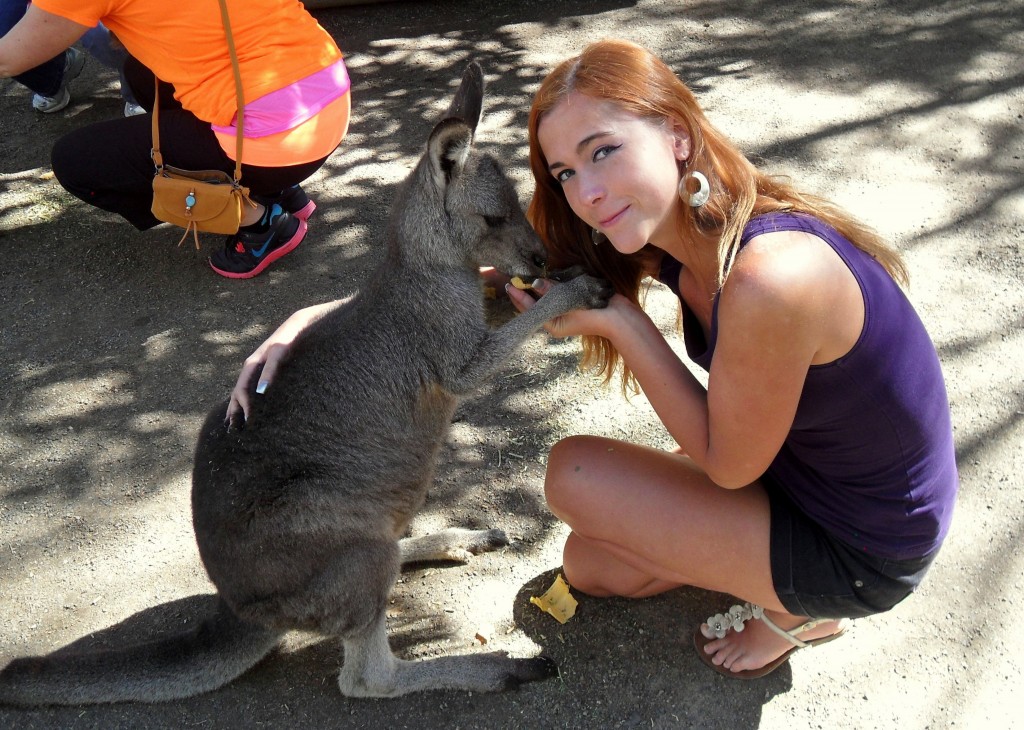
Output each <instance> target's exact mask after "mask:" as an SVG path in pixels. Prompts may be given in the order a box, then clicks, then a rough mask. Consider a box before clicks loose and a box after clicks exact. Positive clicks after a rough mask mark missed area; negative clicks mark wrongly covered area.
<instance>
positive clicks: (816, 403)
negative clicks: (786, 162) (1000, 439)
mask: <svg viewBox="0 0 1024 730" xmlns="http://www.w3.org/2000/svg"><path fill="white" fill-rule="evenodd" d="M529 135H530V164H531V167H532V170H533V174H534V177H535V181H536V191H535V193H534V197H533V201H532V203H531V206H530V211H529V212H530V216H531V219H532V221H533V223H534V225H535V227H536V228H537V230H538V232H539V233H540V235H541V236H542V238H543V239H544V241H545V243H546V245H547V246H548V249H549V251H550V253H551V257H552V262H551V263H552V264H553V265H554V266H555V267H562V266H570V265H577V264H578V265H582V266H584V267H586V268H587V269H589V270H590V271H591V272H593V273H595V274H597V275H600V276H604V277H606V278H607V279H609V280H610V281H611V282H612V283H613V284H614V286H615V289H616V292H617V293H616V294H615V296H614V297H613V298H612V300H611V302H610V304H609V306H608V308H607V309H602V310H593V311H578V312H572V313H570V314H568V315H566V316H563V317H561V318H559V319H557V320H554V321H552V322H550V323H549V325H548V330H549V332H551V333H552V334H553V335H556V336H582V338H583V346H584V362H585V363H589V364H592V365H597V367H598V369H599V370H600V371H602V372H603V374H604V376H605V377H606V379H607V378H609V377H611V375H612V373H613V371H614V370H615V369H616V368H617V367H618V366H621V367H622V370H623V377H624V385H629V384H636V385H638V386H639V387H640V388H641V389H642V390H643V392H644V393H645V395H646V396H647V397H648V398H649V400H650V402H651V403H652V404H653V406H654V408H655V409H656V411H657V413H658V415H659V416H660V418H661V419H662V421H663V422H664V424H665V427H666V428H667V429H668V431H669V433H670V434H671V435H672V437H673V438H674V439H675V440H676V442H677V443H678V444H679V448H678V449H677V450H676V451H673V452H667V451H661V450H658V449H654V448H650V447H647V446H643V445H639V444H632V443H626V442H621V441H615V440H611V439H607V438H599V437H593V436H576V437H572V438H568V439H565V440H564V441H561V442H559V443H558V444H556V445H555V447H554V449H553V450H552V452H551V455H550V458H549V460H548V471H547V478H546V483H545V489H546V494H547V500H548V504H549V505H550V507H551V509H552V510H553V512H554V513H555V514H556V515H557V516H558V517H559V518H560V519H562V520H564V521H565V522H566V523H567V524H568V525H569V527H570V528H571V533H570V534H569V537H568V539H567V541H566V544H565V548H564V553H563V564H564V570H565V573H566V577H567V578H568V580H569V582H570V584H571V585H572V586H573V587H574V588H576V589H578V590H580V591H583V592H586V593H589V594H592V595H596V596H613V595H614V596H630V597H644V596H650V595H654V594H656V593H660V592H663V591H667V590H670V589H672V588H675V587H678V586H682V585H692V586H699V587H702V588H707V589H710V590H714V591H721V592H724V593H729V594H732V595H734V596H736V597H738V598H739V599H740V600H742V601H744V602H745V603H744V604H743V605H741V606H740V605H738V606H735V607H734V608H733V609H730V611H729V612H727V613H725V614H719V615H717V616H713V617H712V618H711V619H709V620H708V622H707V623H705V624H703V625H702V626H700V627H699V628H698V629H697V630H696V631H695V634H694V641H695V643H696V644H697V647H698V652H699V656H700V657H701V659H702V660H704V661H705V663H707V664H708V665H709V666H711V667H712V668H714V669H715V670H716V671H719V672H721V673H723V674H726V675H727V676H734V677H745V678H750V677H756V676H763V675H764V674H767V673H768V672H770V671H772V670H773V669H775V668H776V667H778V666H779V665H780V664H781V663H782V662H784V661H785V660H786V659H787V658H788V656H789V655H790V654H791V653H792V652H793V651H794V650H795V649H796V648H799V647H802V646H810V645H814V644H817V643H821V642H824V641H828V640H830V639H833V638H835V637H837V636H838V635H840V634H841V633H842V631H843V626H842V623H841V621H840V620H841V619H843V618H849V617H859V616H866V615H869V614H873V613H877V612H881V611H886V610H888V609H890V608H892V607H893V606H895V605H896V604H897V603H899V602H900V601H901V600H903V599H904V598H905V597H906V596H907V595H909V594H910V593H911V592H912V591H913V590H914V588H915V587H916V586H917V585H918V583H919V582H920V581H921V579H922V578H923V576H924V574H925V572H926V570H927V569H928V567H929V565H930V564H931V563H932V561H933V559H934V557H935V555H936V552H937V551H938V549H939V546H940V545H941V543H942V540H943V538H944V536H945V535H946V532H947V530H948V528H949V523H950V518H951V515H952V511H953V503H954V500H955V496H956V489H957V472H956V465H955V462H954V451H953V439H952V429H951V426H950V418H949V406H948V403H947V399H946V392H945V386H944V383H943V378H942V373H941V371H940V368H939V361H938V357H937V355H936V352H935V349H934V347H933V345H932V343H931V341H930V339H929V337H928V335H927V333H926V332H925V330H924V327H923V326H922V324H921V321H920V319H919V318H918V317H917V315H916V314H915V312H914V310H913V308H912V306H911V305H910V303H909V302H908V300H907V298H906V297H905V296H904V293H903V292H902V290H901V289H900V283H901V282H903V281H904V279H905V270H904V266H903V263H902V262H901V260H900V257H899V255H898V254H897V253H896V252H895V251H894V250H893V249H891V248H890V247H889V246H887V245H886V244H885V243H884V242H883V241H882V240H880V239H879V238H878V236H877V235H875V234H874V233H872V232H871V231H870V230H869V229H868V228H866V227H865V226H863V225H860V224H859V223H857V222H856V221H854V220H853V219H852V218H851V217H850V216H848V215H847V214H845V213H843V212H841V211H840V210H838V209H837V208H835V207H834V206H832V205H829V204H828V203H826V202H825V201H822V200H820V199H818V198H814V197H811V196H808V195H803V194H800V193H798V192H796V191H795V190H794V189H792V188H791V187H789V186H788V185H786V184H784V183H782V182H780V181H778V180H774V179H772V178H771V177H769V176H767V175H765V174H763V173H761V172H760V171H758V170H757V169H756V168H755V167H753V166H752V165H751V164H750V162H748V161H747V160H746V158H744V157H743V155H742V154H741V153H740V152H739V151H738V150H737V149H736V148H735V147H734V146H733V145H731V144H730V143H729V142H728V141H727V140H726V139H725V138H724V137H722V135H721V134H720V133H719V132H717V131H716V130H715V128H714V127H712V126H711V124H710V123H709V122H708V120H707V119H706V118H705V116H704V114H703V112H702V111H701V109H700V107H699V105H698V104H697V102H696V100H695V98H694V97H693V94H692V93H691V92H690V91H689V89H687V88H686V86H685V85H684V84H683V83H682V82H681V81H680V80H679V79H678V78H677V77H676V76H675V75H674V74H673V73H672V72H671V70H670V69H669V68H668V67H667V66H666V65H665V64H664V63H663V62H661V61H660V60H658V59H657V58H655V57H654V56H652V55H651V54H650V52H648V51H646V50H644V49H643V48H640V47H638V46H635V45H633V44H630V43H625V42H621V41H602V42H599V43H595V44H593V45H592V46H589V47H588V48H587V49H586V50H584V51H583V53H582V54H581V55H580V56H578V57H576V58H572V59H569V60H568V61H565V62H564V63H563V64H561V65H560V66H559V67H558V68H556V69H555V70H554V71H553V72H552V73H551V74H550V75H549V76H548V77H547V78H546V79H545V80H544V82H543V83H542V85H541V87H540V90H539V91H538V93H537V95H536V98H535V100H534V104H533V108H532V110H531V113H530V125H529ZM646 277H655V278H658V279H660V280H661V281H663V282H665V283H666V284H667V285H668V286H669V287H670V288H671V289H672V290H673V291H674V292H675V293H676V294H677V295H678V297H679V300H680V306H681V307H682V315H683V316H682V320H683V337H684V342H685V345H686V348H687V351H688V354H689V355H690V357H691V358H692V359H693V360H694V361H695V362H696V363H698V364H699V365H700V366H702V367H703V368H705V369H706V370H707V371H708V373H709V375H708V385H707V388H706V389H705V388H704V387H703V386H702V385H701V384H700V383H699V381H698V380H697V379H696V378H694V377H693V376H692V374H691V373H690V371H689V370H688V369H687V367H686V366H685V365H684V363H683V362H682V361H680V359H679V358H678V357H677V356H676V355H675V353H674V352H673V350H672V349H671V348H670V347H669V345H668V343H667V342H666V340H665V338H664V337H663V336H662V335H661V333H660V332H659V330H658V329H657V327H656V326H655V325H654V324H653V322H652V321H651V319H650V318H649V317H648V315H647V314H646V313H645V312H644V310H643V309H642V308H641V306H640V305H639V303H638V301H639V290H640V286H641V282H642V281H643V280H644V279H645V278H646ZM546 288H547V285H546V283H545V282H543V281H541V282H538V291H539V292H540V294H541V295H543V293H544V291H546ZM506 290H507V291H508V294H509V296H510V297H511V298H512V300H513V302H514V303H515V305H516V306H517V307H518V308H519V309H521V310H526V309H528V308H529V307H531V306H532V305H533V302H534V300H533V298H532V297H531V296H530V295H528V294H526V293H524V292H520V291H519V290H517V289H514V288H510V287H506ZM330 306H332V305H330V304H327V305H321V306H320V307H319V308H312V309H309V310H302V311H301V312H298V313H296V314H295V315H293V317H292V318H290V319H289V321H288V322H286V323H285V325H283V326H282V327H281V328H280V329H279V330H278V332H276V333H275V334H274V335H273V336H271V338H270V339H269V340H268V341H267V342H266V343H264V345H263V346H261V347H260V349H259V350H257V352H256V353H254V354H253V355H252V356H251V357H250V358H249V360H248V361H247V362H246V365H245V367H244V368H243V371H242V374H241V375H240V377H239V381H238V385H237V386H236V388H235V391H234V393H233V396H234V399H233V403H232V406H231V410H232V412H237V411H240V410H245V409H247V406H248V399H249V398H250V397H251V395H250V393H249V392H248V390H247V386H248V383H249V382H250V379H251V377H252V376H253V375H254V373H255V372H256V370H257V369H258V368H260V367H263V371H262V375H261V377H260V388H265V387H266V385H267V384H268V383H269V382H270V380H271V379H272V378H273V374H274V370H275V369H276V367H277V366H278V364H279V363H280V361H281V360H280V356H281V354H282V353H283V352H284V351H286V349H287V345H288V343H289V342H290V341H291V339H292V338H293V337H294V335H295V333H296V332H298V331H300V330H301V328H302V327H303V325H304V323H305V322H306V321H308V320H309V319H311V318H315V317H316V316H318V314H319V312H321V311H323V310H324V309H325V308H330ZM258 390H259V389H258ZM743 621H748V623H746V624H744V623H743Z"/></svg>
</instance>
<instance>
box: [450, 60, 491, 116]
mask: <svg viewBox="0 0 1024 730" xmlns="http://www.w3.org/2000/svg"><path fill="white" fill-rule="evenodd" d="M483 108H484V72H483V69H481V68H480V64H478V63H477V62H476V61H473V62H471V63H470V64H469V65H468V66H466V70H465V71H464V72H463V73H462V83H461V84H459V88H458V90H457V91H456V92H455V98H453V99H452V103H451V106H449V107H448V111H447V112H446V113H445V115H444V116H445V119H452V118H455V119H461V120H462V121H463V122H465V123H466V125H467V126H468V127H469V129H470V131H471V132H476V126H477V124H479V123H480V117H481V115H482V114H483Z"/></svg>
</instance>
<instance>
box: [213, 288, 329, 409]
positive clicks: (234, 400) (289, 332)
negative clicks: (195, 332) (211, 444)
mask: <svg viewBox="0 0 1024 730" xmlns="http://www.w3.org/2000/svg"><path fill="white" fill-rule="evenodd" d="M344 301H345V300H343V299H339V300H337V301H333V302H325V303H324V304H317V305H314V306H312V307H306V308H305V309H300V310H299V311H297V312H295V313H294V314H293V315H292V316H290V317H289V318H288V319H286V320H285V321H284V324H282V325H281V326H280V327H278V328H277V329H276V330H274V332H273V334H271V335H270V337H268V338H267V339H266V340H265V341H264V342H263V344H262V345H260V346H259V347H257V348H256V351H255V352H253V353H252V354H251V355H249V357H247V358H246V359H245V363H244V364H243V365H242V371H241V372H240V373H239V374H238V380H237V381H235V387H234V389H232V391H231V400H230V401H229V402H228V410H227V414H226V415H225V423H227V424H228V425H231V424H233V423H235V424H237V423H238V418H239V417H241V420H242V422H243V423H244V422H245V420H246V419H247V418H248V417H249V412H250V410H251V406H252V403H251V401H250V400H249V395H250V388H249V386H250V384H251V383H252V380H253V377H254V376H255V375H256V373H257V372H259V375H260V378H259V383H257V385H256V388H255V392H256V394H257V395H260V394H263V393H265V392H266V390H267V388H269V387H270V384H271V382H273V380H274V375H276V374H277V370H278V368H279V367H280V366H281V361H282V360H283V359H284V357H285V355H287V354H288V349H289V348H290V347H291V344H292V343H293V342H295V338H296V337H298V336H299V334H300V333H301V332H302V331H303V330H304V329H306V328H307V327H308V326H309V325H311V324H312V323H313V322H315V321H317V320H318V319H320V318H321V317H323V316H324V315H325V314H327V313H328V312H330V311H331V310H332V309H336V308H337V307H339V306H341V305H342V304H343V303H344Z"/></svg>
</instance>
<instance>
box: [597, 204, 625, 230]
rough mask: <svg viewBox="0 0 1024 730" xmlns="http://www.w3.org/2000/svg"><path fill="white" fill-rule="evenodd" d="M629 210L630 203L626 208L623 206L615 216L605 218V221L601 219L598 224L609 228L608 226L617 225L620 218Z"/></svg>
mask: <svg viewBox="0 0 1024 730" xmlns="http://www.w3.org/2000/svg"><path fill="white" fill-rule="evenodd" d="M627 210H629V206H628V205H627V206H626V207H625V208H623V209H622V210H620V211H619V212H618V213H616V214H615V215H613V216H611V217H609V218H605V219H604V220H603V221H600V223H598V225H599V226H600V227H601V228H607V227H608V226H613V225H615V224H616V223H617V222H618V221H619V219H620V218H622V214H623V213H625V212H626V211H627Z"/></svg>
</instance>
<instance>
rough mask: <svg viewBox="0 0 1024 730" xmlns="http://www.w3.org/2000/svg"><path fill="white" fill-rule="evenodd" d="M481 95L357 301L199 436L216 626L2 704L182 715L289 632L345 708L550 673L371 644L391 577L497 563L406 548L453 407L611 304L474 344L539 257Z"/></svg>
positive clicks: (123, 655)
mask: <svg viewBox="0 0 1024 730" xmlns="http://www.w3.org/2000/svg"><path fill="white" fill-rule="evenodd" d="M483 87H484V79H483V73H482V71H481V69H480V67H479V66H478V65H476V64H475V63H473V64H470V66H469V67H468V68H467V69H466V72H465V74H464V75H463V78H462V83H461V85H460V87H459V89H458V91H457V92H456V95H455V98H454V100H453V101H452V103H451V106H450V108H449V110H448V113H447V114H446V116H445V117H444V118H443V119H442V120H441V121H440V122H439V123H438V124H437V125H436V126H435V127H434V129H433V131H432V132H431V134H430V138H429V141H428V142H427V149H426V152H425V154H424V155H423V157H422V159H421V160H420V161H419V164H418V165H417V167H416V168H415V169H414V170H413V171H412V173H411V174H410V175H409V177H408V179H407V180H406V181H405V182H404V183H403V185H402V186H401V187H400V189H399V191H398V193H397V197H396V199H395V201H394V203H393V205H392V211H391V216H390V219H389V223H388V225H387V228H386V244H387V247H386V253H385V255H384V257H383V261H382V262H381V265H380V266H379V267H378V268H377V269H376V271H375V272H374V273H373V274H371V275H370V277H369V278H368V280H367V281H366V282H365V284H364V285H363V286H362V287H361V289H360V291H359V293H358V294H357V295H356V296H355V297H354V298H353V299H351V300H348V301H347V302H345V303H344V304H341V305H339V306H338V307H337V308H335V309H333V310H331V311H330V312H329V313H327V314H326V315H324V316H323V317H322V318H320V319H319V320H317V321H316V322H315V323H314V324H313V325H311V326H310V327H309V328H308V329H307V330H306V331H305V332H304V333H303V334H302V335H301V336H300V338H299V339H297V340H296V342H295V343H294V344H293V346H292V348H291V350H290V354H289V360H288V361H287V363H286V364H284V365H283V367H282V368H281V370H280V372H279V375H278V376H277V378H276V379H275V381H274V385H273V387H272V388H270V389H269V391H268V392H267V393H266V394H265V395H263V396H259V397H255V398H253V401H254V405H253V407H252V408H251V409H250V415H249V418H248V420H247V422H246V423H245V424H244V426H240V425H236V426H234V427H231V428H228V427H226V426H225V422H224V421H225V412H226V403H223V404H220V405H217V406H216V407H215V408H214V409H213V410H212V411H211V412H210V414H209V416H208V417H207V419H206V422H205V424H204V425H203V427H202V430H201V432H200V434H199V438H198V444H197V447H196V453H195V463H194V468H193V473H192V513H193V526H194V529H195V535H196V541H197V543H198V546H199V553H200V556H201V558H202V561H203V564H204V566H205V568H206V571H207V573H208V574H209V577H210V579H211V580H212V582H213V584H214V585H215V586H216V589H217V596H218V598H217V601H216V603H217V609H216V611H215V612H214V615H212V616H209V617H208V618H206V619H205V620H204V621H202V622H201V623H200V625H199V626H198V628H196V629H195V630H193V631H191V632H188V633H184V634H181V635H178V636H174V637H171V638H168V639H160V640H154V641H152V642H150V643H147V644H142V645H138V646H134V647H125V648H118V649H113V650H110V651H105V652H98V653H83V654H72V653H68V652H61V653H57V654H54V655H49V656H45V657H27V658H20V659H16V660H14V661H13V662H11V663H10V664H9V665H8V666H7V667H6V669H4V670H3V672H0V703H6V704H14V705H50V704H89V703H102V702H122V701H136V702H158V701H165V700H172V699H178V698H183V697H190V696H193V695H197V694H199V693H202V692H207V691H210V690H214V689H217V688H218V687H222V686H223V685H225V684H227V683H228V682H230V681H232V680H234V679H235V678H237V677H239V676H240V675H241V674H242V673H244V672H245V671H247V670H248V669H249V668H251V667H252V666H254V665H255V664H256V663H257V662H258V661H260V660H261V659H262V658H263V657H264V656H266V655H267V654H269V653H270V652H271V651H272V650H273V649H274V647H275V646H276V645H277V643H278V642H279V640H280V639H281V637H282V635H283V634H284V633H285V632H286V631H288V630H291V629H302V630H312V631H316V632H320V633H322V634H324V635H330V636H337V637H340V638H341V639H342V640H343V643H344V660H343V664H342V667H341V671H340V674H339V678H338V684H339V687H340V689H341V691H342V692H343V693H344V694H345V695H349V696H359V697H392V696H397V695H402V694H405V693H408V692H415V691H418V690H430V689H463V690H472V691H475V692H489V691H497V690H502V689H506V688H511V687H515V686H518V685H519V684H520V683H523V682H531V681H535V680H540V679H545V678H548V677H551V676H554V675H555V674H557V669H556V667H555V665H554V663H553V662H551V661H550V660H549V659H547V658H545V657H543V656H541V657H533V658H511V657H509V656H507V655H506V654H504V653H501V652H495V653H480V654H470V655H466V656H446V657H439V658H435V659H428V660H418V661H407V660H402V659H399V658H397V657H396V656H395V655H394V654H393V653H392V651H391V649H390V647H389V645H388V638H387V632H386V620H385V607H386V605H387V603H388V596H389V593H390V591H391V589H392V587H393V585H394V582H395V580H396V578H397V576H398V574H399V571H400V568H401V565H402V564H403V563H406V562H411V561H423V560H456V561H463V560H466V559H468V558H469V557H470V555H471V554H475V553H479V552H482V551H488V550H494V549H497V548H498V547H501V546H502V545H504V544H506V540H505V537H504V534H503V533H502V532H501V531H500V530H465V529H459V528H452V529H448V530H444V531H442V532H440V533H437V534H433V535H427V536H425V537H419V538H405V539H402V536H403V535H404V534H405V532H406V528H407V526H408V525H409V523H410V521H411V520H412V518H413V517H414V516H415V514H416V512H417V511H418V510H419V508H420V507H421V506H422V504H423V502H424V500H425V498H426V493H427V488H428V486H429V485H430V483H431V481H432V478H433V473H434V469H435V462H436V460H437V455H438V451H439V449H440V448H441V446H442V444H443V442H444V439H445V436H446V434H447V431H448V427H449V423H450V420H451V416H452V414H453V411H454V409H455V406H456V403H457V399H458V397H459V396H462V395H465V394H467V393H469V392H471V391H472V390H474V389H475V388H477V387H478V386H479V385H481V384H482V383H483V382H484V381H485V380H486V379H487V378H488V377H489V376H490V375H492V374H493V373H494V372H495V371H496V370H497V369H498V368H499V367H500V366H501V365H502V364H504V363H506V362H507V361H508V359H509V357H510V355H511V354H512V352H513V351H514V350H515V348H517V347H518V346H519V345H520V344H521V343H522V342H523V341H524V339H525V338H526V337H527V336H528V335H530V334H531V333H532V332H535V331H536V330H537V329H539V328H540V327H541V326H542V325H543V324H544V322H546V321H548V320H549V319H551V318H553V317H556V316H559V315H561V314H564V313H566V312H568V311H570V310H572V309H577V308H593V307H603V306H605V305H606V304H607V300H608V297H609V296H610V295H611V289H610V287H609V285H608V284H607V283H606V282H603V281H600V280H597V279H595V278H593V277H590V276H587V275H577V276H574V277H572V278H568V279H567V280H564V281H560V282H559V283H556V284H555V285H554V287H553V288H552V289H551V290H550V291H549V292H548V293H547V294H546V295H545V296H543V297H542V298H540V299H539V300H538V301H537V304H536V305H535V306H534V307H533V308H531V309H530V310H529V311H528V312H525V313H523V314H520V315H519V316H517V317H515V318H513V319H512V320H511V321H509V322H508V323H506V324H504V325H502V326H500V327H499V328H496V329H491V328H490V327H488V325H487V323H486V320H485V303H484V299H483V293H482V290H481V286H480V282H479V275H478V268H479V266H481V265H485V264H490V265H493V266H495V267H496V268H498V269H499V270H501V271H504V272H505V273H507V274H509V275H513V276H520V277H523V278H527V279H531V278H535V277H537V276H540V275H542V274H543V273H544V263H545V258H544V257H545V254H546V252H545V250H544V247H543V246H542V244H541V242H540V240H539V239H538V237H537V236H536V234H535V233H534V231H533V230H532V229H531V227H530V225H529V224H528V222H527V221H526V218H525V216H524V215H523V212H522V209H521V208H520V205H519V201H518V199H517V196H516V192H515V189H514V187H513V186H512V184H511V182H510V181H509V180H508V178H507V177H506V176H505V174H504V173H503V172H502V170H501V167H500V166H499V164H498V162H497V161H496V160H495V159H494V158H493V157H490V156H488V155H486V154H482V153H480V152H478V151H476V150H474V149H473V146H472V143H473V136H474V132H475V130H476V126H477V123H478V121H479V119H480V114H481V108H482V102H483ZM573 273H577V272H573ZM563 278H564V277H563Z"/></svg>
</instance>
